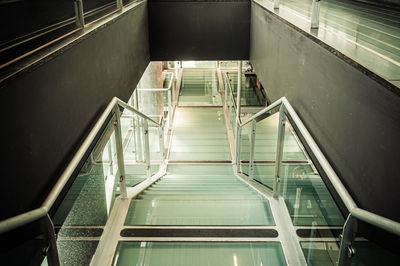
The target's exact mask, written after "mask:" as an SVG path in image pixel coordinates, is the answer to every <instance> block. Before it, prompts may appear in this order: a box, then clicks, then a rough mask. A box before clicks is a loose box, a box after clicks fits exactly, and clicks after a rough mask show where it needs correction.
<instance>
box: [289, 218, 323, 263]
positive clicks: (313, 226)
mask: <svg viewBox="0 0 400 266" xmlns="http://www.w3.org/2000/svg"><path fill="white" fill-rule="evenodd" d="M293 223H294V222H293ZM317 225H318V224H317V222H316V221H312V222H311V234H310V238H311V239H313V238H314V237H316V236H317ZM311 241H312V240H311ZM311 243H312V242H310V244H311ZM312 254H313V251H312V248H310V249H309V250H308V254H307V265H311V260H312Z"/></svg>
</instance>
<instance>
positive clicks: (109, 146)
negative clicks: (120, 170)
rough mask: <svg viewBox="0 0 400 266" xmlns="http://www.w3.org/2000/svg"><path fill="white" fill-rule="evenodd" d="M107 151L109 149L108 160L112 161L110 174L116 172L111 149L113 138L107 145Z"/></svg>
mask: <svg viewBox="0 0 400 266" xmlns="http://www.w3.org/2000/svg"><path fill="white" fill-rule="evenodd" d="M107 151H108V160H109V161H110V173H109V174H110V175H112V174H113V173H114V165H113V155H112V149H111V140H109V141H108V145H107Z"/></svg>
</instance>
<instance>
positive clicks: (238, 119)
mask: <svg viewBox="0 0 400 266" xmlns="http://www.w3.org/2000/svg"><path fill="white" fill-rule="evenodd" d="M241 93H242V61H239V63H238V83H237V88H236V108H237V109H236V127H238V126H239V125H240V110H241V103H240V99H241V98H240V97H241Z"/></svg>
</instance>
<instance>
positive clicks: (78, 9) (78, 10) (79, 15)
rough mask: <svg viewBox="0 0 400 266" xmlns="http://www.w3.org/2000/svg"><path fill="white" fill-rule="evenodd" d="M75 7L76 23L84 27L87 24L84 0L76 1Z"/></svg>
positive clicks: (79, 26)
mask: <svg viewBox="0 0 400 266" xmlns="http://www.w3.org/2000/svg"><path fill="white" fill-rule="evenodd" d="M74 9H75V24H76V26H77V27H78V28H83V27H84V26H85V18H84V15H83V4H82V0H75V1H74Z"/></svg>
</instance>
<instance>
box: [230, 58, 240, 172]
mask: <svg viewBox="0 0 400 266" xmlns="http://www.w3.org/2000/svg"><path fill="white" fill-rule="evenodd" d="M241 91H242V61H239V62H238V79H237V88H236V96H237V97H236V126H235V130H236V136H235V137H236V141H235V143H236V144H235V158H236V167H237V170H238V171H239V170H240V135H241V134H240V133H241V131H242V129H241V127H240V109H241V108H240V107H241V104H240V99H241V98H240V97H241ZM232 97H233V95H232ZM232 101H234V99H233V98H232Z"/></svg>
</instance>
